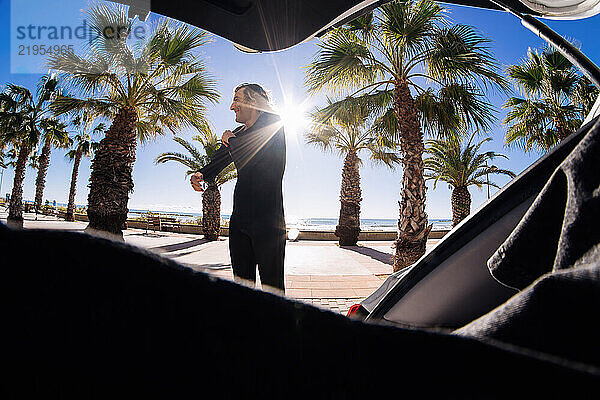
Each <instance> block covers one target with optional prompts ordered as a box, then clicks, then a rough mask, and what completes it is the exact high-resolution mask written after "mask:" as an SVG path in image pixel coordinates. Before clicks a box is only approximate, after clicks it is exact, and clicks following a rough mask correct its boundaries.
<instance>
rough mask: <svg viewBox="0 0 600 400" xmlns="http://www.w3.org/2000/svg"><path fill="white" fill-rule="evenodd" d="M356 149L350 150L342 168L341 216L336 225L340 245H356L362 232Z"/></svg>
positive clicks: (360, 193) (358, 160) (336, 234)
mask: <svg viewBox="0 0 600 400" xmlns="http://www.w3.org/2000/svg"><path fill="white" fill-rule="evenodd" d="M359 162H360V159H359V158H358V156H357V154H356V151H354V150H350V151H349V152H348V154H347V155H346V158H345V160H344V168H343V169H342V188H341V190H340V203H341V205H340V218H339V220H338V225H337V226H336V227H335V236H337V237H339V238H340V240H339V244H340V246H356V242H357V241H358V235H359V234H360V202H361V200H362V198H361V195H362V192H361V190H360V170H359Z"/></svg>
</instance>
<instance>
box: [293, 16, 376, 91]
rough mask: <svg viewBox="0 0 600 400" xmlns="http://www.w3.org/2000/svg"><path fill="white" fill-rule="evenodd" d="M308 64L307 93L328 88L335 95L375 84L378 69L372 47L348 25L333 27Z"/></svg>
mask: <svg viewBox="0 0 600 400" xmlns="http://www.w3.org/2000/svg"><path fill="white" fill-rule="evenodd" d="M318 46H319V48H320V50H319V52H318V53H317V54H316V55H315V56H314V58H313V60H312V61H311V63H310V64H309V65H308V68H307V69H308V71H307V74H306V80H305V84H306V86H307V88H308V92H309V93H310V92H317V91H320V90H323V89H328V90H330V91H331V92H332V93H334V94H338V93H341V91H343V90H347V89H351V88H355V87H360V86H365V85H368V84H370V83H373V82H374V80H375V79H376V78H377V76H378V72H379V70H378V68H377V67H376V66H374V65H372V63H371V62H370V60H372V59H373V58H374V56H373V55H372V54H371V51H370V49H369V47H368V46H367V45H366V43H364V42H363V41H362V40H361V39H359V38H358V36H357V35H356V33H355V32H353V31H350V30H348V29H345V28H338V29H335V30H333V31H332V32H331V33H330V34H329V35H328V36H327V37H326V38H325V40H324V41H323V42H321V43H319V44H318Z"/></svg>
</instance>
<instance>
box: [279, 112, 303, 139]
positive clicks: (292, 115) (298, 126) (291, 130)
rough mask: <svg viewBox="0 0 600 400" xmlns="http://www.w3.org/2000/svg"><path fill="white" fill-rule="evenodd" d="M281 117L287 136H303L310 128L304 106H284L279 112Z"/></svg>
mask: <svg viewBox="0 0 600 400" xmlns="http://www.w3.org/2000/svg"><path fill="white" fill-rule="evenodd" d="M279 115H280V116H281V121H282V122H283V126H284V127H285V132H286V134H290V135H293V136H296V135H299V134H302V133H303V132H304V130H306V128H307V127H308V118H307V117H306V110H305V109H304V106H303V105H298V104H284V106H283V107H281V109H280V110H279Z"/></svg>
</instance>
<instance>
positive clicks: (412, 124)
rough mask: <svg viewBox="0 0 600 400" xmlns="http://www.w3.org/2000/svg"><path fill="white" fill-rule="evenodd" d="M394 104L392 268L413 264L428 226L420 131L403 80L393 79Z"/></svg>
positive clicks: (413, 103) (413, 105)
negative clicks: (397, 180)
mask: <svg viewBox="0 0 600 400" xmlns="http://www.w3.org/2000/svg"><path fill="white" fill-rule="evenodd" d="M394 106H395V111H396V117H397V119H398V128H399V131H400V153H401V159H402V166H403V175H402V189H401V193H400V202H399V206H400V207H399V208H400V210H399V219H398V238H397V239H396V241H395V243H394V245H395V247H396V251H395V254H394V271H398V270H400V269H402V268H404V267H406V266H409V265H411V264H413V263H414V262H415V261H417V260H418V259H419V257H421V256H422V255H423V254H425V247H426V244H427V236H428V235H429V232H430V231H431V227H432V225H429V226H428V225H427V214H426V213H425V191H426V190H427V189H426V186H425V179H424V177H423V150H424V144H423V133H422V132H421V124H420V121H419V117H418V114H417V108H416V105H415V101H414V99H413V97H412V95H411V93H410V89H409V87H408V83H407V81H406V80H400V81H398V82H396V85H395V90H394Z"/></svg>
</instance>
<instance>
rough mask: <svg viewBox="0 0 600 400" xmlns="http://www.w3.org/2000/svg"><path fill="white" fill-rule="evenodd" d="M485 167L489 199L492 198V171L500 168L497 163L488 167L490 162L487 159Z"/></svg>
mask: <svg viewBox="0 0 600 400" xmlns="http://www.w3.org/2000/svg"><path fill="white" fill-rule="evenodd" d="M485 168H486V173H485V185H486V186H487V198H488V200H489V199H490V172H495V171H496V170H497V169H498V167H496V166H495V165H491V166H490V167H489V168H488V163H487V161H486V162H485Z"/></svg>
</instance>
